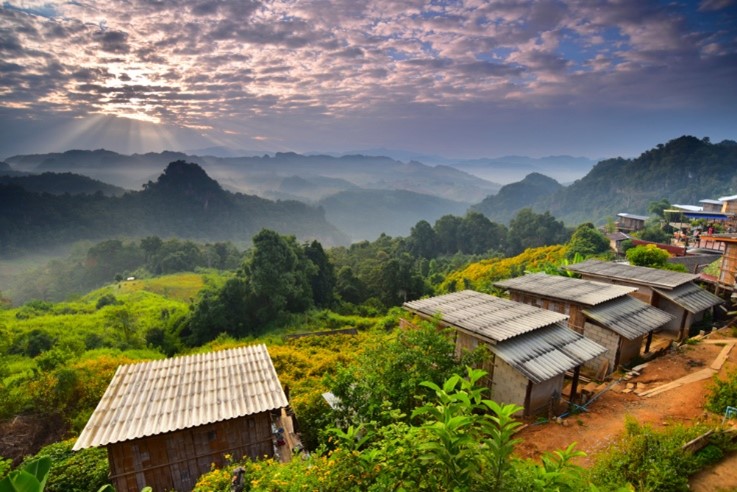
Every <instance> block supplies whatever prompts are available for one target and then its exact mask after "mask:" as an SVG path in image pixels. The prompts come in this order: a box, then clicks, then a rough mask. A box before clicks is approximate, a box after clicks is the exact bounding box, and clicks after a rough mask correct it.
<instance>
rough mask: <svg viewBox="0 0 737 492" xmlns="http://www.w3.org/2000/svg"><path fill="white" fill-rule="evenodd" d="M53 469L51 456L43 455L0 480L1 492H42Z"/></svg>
mask: <svg viewBox="0 0 737 492" xmlns="http://www.w3.org/2000/svg"><path fill="white" fill-rule="evenodd" d="M50 469H51V458H48V457H42V458H39V459H37V460H33V461H30V462H28V463H26V464H25V465H24V466H23V468H21V469H19V470H14V471H12V472H10V473H9V474H8V476H7V477H5V478H4V479H2V480H0V492H41V491H43V490H44V487H45V486H46V479H47V478H48V475H49V470H50Z"/></svg>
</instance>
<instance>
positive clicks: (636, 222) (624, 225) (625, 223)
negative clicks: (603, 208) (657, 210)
mask: <svg viewBox="0 0 737 492" xmlns="http://www.w3.org/2000/svg"><path fill="white" fill-rule="evenodd" d="M647 219H649V217H647V216H646V215H635V214H628V213H626V212H622V213H619V214H617V222H615V224H616V226H617V230H618V231H619V232H625V233H627V232H632V231H639V230H640V229H644V228H645V221H646V220H647Z"/></svg>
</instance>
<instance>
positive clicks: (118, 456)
mask: <svg viewBox="0 0 737 492" xmlns="http://www.w3.org/2000/svg"><path fill="white" fill-rule="evenodd" d="M286 406H287V398H286V396H285V394H284V391H283V390H282V387H281V385H280V384H279V378H278V377H277V374H276V370H275V369H274V365H273V364H272V362H271V358H270V357H269V353H268V351H267V350H266V346H265V345H254V346H250V347H240V348H235V349H230V350H222V351H219V352H211V353H206V354H197V355H190V356H186V357H175V358H171V359H164V360H156V361H150V362H142V363H138V364H130V365H124V366H120V367H119V368H118V370H117V371H116V373H115V376H113V379H112V381H111V382H110V385H109V386H108V388H107V390H106V391H105V394H104V395H103V397H102V399H101V400H100V403H99V404H98V405H97V408H96V409H95V411H94V413H93V414H92V416H91V417H90V420H89V421H88V422H87V425H86V426H85V428H84V430H83V431H82V434H81V435H80V436H79V438H78V439H77V442H76V443H75V445H74V448H73V449H74V450H75V451H76V450H79V449H85V448H90V447H97V446H106V447H107V452H108V460H109V463H110V481H111V482H112V484H113V486H114V487H115V489H116V490H117V491H118V492H123V491H136V492H137V491H139V490H141V489H142V488H143V487H144V486H150V487H152V488H153V490H157V491H158V490H162V491H163V490H179V491H186V490H192V489H193V488H194V485H195V483H196V481H197V479H198V477H199V476H200V475H202V474H203V473H205V472H207V471H209V470H210V466H211V464H212V463H215V464H217V465H223V464H225V457H224V455H225V454H229V455H231V456H232V457H233V458H234V459H240V458H241V457H243V456H250V457H252V458H254V459H255V458H258V457H264V456H272V455H273V450H274V444H273V439H272V437H273V431H272V412H276V411H280V409H282V408H284V407H286Z"/></svg>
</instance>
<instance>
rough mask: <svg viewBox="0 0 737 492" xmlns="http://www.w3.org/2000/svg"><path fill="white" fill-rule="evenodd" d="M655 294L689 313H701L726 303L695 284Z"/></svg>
mask: <svg viewBox="0 0 737 492" xmlns="http://www.w3.org/2000/svg"><path fill="white" fill-rule="evenodd" d="M655 292H657V293H658V294H660V295H661V296H663V297H665V298H666V299H669V300H671V301H673V302H674V303H676V304H678V305H679V306H681V307H682V308H683V309H685V310H686V311H688V312H689V313H700V312H701V311H705V310H707V309H709V308H710V307H713V306H716V305H717V304H722V303H723V302H724V300H722V298H721V297H718V296H715V295H714V294H712V293H711V292H709V291H708V290H705V289H702V288H701V287H699V286H698V285H696V284H694V283H693V282H689V283H687V284H683V285H681V286H678V287H676V288H675V289H673V290H664V289H655Z"/></svg>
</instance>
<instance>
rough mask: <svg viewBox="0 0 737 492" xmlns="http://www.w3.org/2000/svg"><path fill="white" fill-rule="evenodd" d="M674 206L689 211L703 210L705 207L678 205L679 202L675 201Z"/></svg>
mask: <svg viewBox="0 0 737 492" xmlns="http://www.w3.org/2000/svg"><path fill="white" fill-rule="evenodd" d="M673 206H674V207H676V208H678V209H681V210H687V211H689V212H702V211H703V210H704V207H699V206H698V205H678V204H677V203H674V204H673Z"/></svg>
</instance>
